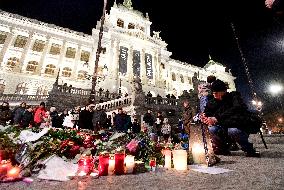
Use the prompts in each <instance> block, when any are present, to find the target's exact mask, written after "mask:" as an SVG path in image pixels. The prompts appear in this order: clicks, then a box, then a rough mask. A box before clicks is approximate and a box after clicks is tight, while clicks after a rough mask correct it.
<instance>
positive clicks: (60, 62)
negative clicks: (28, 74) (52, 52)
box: [54, 40, 67, 75]
mask: <svg viewBox="0 0 284 190" xmlns="http://www.w3.org/2000/svg"><path fill="white" fill-rule="evenodd" d="M66 49H67V47H66V41H65V40H64V41H63V44H62V48H61V51H60V55H59V59H58V64H57V67H56V69H55V71H54V75H57V73H58V71H59V68H60V66H61V64H62V62H63V60H64V57H65V54H66ZM60 72H62V70H60ZM59 75H60V74H59Z"/></svg>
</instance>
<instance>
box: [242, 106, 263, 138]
mask: <svg viewBox="0 0 284 190" xmlns="http://www.w3.org/2000/svg"><path fill="white" fill-rule="evenodd" d="M247 123H248V124H247V128H246V132H247V133H248V134H256V133H258V132H260V128H261V127H262V125H263V123H264V120H263V119H262V118H261V117H260V115H259V114H258V113H255V112H251V111H249V112H248V118H247Z"/></svg>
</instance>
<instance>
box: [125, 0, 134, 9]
mask: <svg viewBox="0 0 284 190" xmlns="http://www.w3.org/2000/svg"><path fill="white" fill-rule="evenodd" d="M123 5H124V6H125V7H126V8H128V9H133V7H132V1H131V0H124V1H123Z"/></svg>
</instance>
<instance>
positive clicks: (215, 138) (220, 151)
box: [201, 79, 260, 157]
mask: <svg viewBox="0 0 284 190" xmlns="http://www.w3.org/2000/svg"><path fill="white" fill-rule="evenodd" d="M211 90H212V92H213V96H214V98H213V99H212V100H210V101H209V102H208V103H207V105H206V107H205V110H204V113H203V115H202V117H201V120H202V122H203V123H205V124H207V125H208V126H209V132H210V135H211V138H212V146H213V150H214V153H215V154H217V155H230V150H229V147H230V144H229V143H228V142H229V141H230V140H233V141H235V142H237V143H238V144H239V145H240V147H241V149H242V150H243V151H244V152H245V153H246V156H248V157H260V154H259V152H257V151H256V150H255V149H254V148H253V144H252V143H250V142H249V140H248V138H249V128H250V126H249V122H248V120H249V118H248V117H249V114H248V113H249V112H248V108H247V106H246V104H245V103H244V101H243V99H242V97H241V95H240V93H239V92H227V84H226V83H224V82H223V81H221V80H219V79H217V80H216V81H214V82H213V83H212V86H211Z"/></svg>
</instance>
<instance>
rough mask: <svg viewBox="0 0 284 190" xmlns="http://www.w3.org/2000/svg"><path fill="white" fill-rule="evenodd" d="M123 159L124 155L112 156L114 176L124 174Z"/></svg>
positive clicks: (116, 154)
mask: <svg viewBox="0 0 284 190" xmlns="http://www.w3.org/2000/svg"><path fill="white" fill-rule="evenodd" d="M124 158H125V154H124V153H115V154H114V160H115V164H114V173H115V174H116V175H122V174H124Z"/></svg>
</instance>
